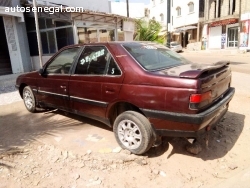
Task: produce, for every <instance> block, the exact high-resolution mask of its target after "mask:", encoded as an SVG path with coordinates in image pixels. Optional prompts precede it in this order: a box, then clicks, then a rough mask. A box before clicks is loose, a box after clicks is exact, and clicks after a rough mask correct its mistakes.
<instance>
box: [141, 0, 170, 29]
mask: <svg viewBox="0 0 250 188" xmlns="http://www.w3.org/2000/svg"><path fill="white" fill-rule="evenodd" d="M169 2H170V0H151V1H150V4H149V5H148V7H146V8H145V17H147V18H149V19H153V20H156V21H158V22H159V23H160V24H161V26H162V31H163V32H164V31H167V30H168V23H169V22H168V19H169V15H168V13H169V11H168V8H169V6H168V3H169Z"/></svg>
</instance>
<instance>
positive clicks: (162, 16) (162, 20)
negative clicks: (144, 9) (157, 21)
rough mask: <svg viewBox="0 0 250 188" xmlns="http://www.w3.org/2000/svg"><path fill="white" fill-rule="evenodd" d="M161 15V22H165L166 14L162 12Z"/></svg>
mask: <svg viewBox="0 0 250 188" xmlns="http://www.w3.org/2000/svg"><path fill="white" fill-rule="evenodd" d="M160 17H161V22H164V15H163V14H162V13H161V14H160Z"/></svg>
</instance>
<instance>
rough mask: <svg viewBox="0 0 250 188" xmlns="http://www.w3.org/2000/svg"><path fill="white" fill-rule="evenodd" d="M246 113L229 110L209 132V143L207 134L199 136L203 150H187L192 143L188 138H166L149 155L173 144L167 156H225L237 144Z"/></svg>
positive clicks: (157, 153)
mask: <svg viewBox="0 0 250 188" xmlns="http://www.w3.org/2000/svg"><path fill="white" fill-rule="evenodd" d="M244 120H245V115H242V114H238V113H234V112H227V114H226V115H225V117H224V118H223V119H222V120H221V121H220V122H219V123H218V124H217V126H216V127H214V128H213V129H212V130H210V131H209V133H208V145H207V144H206V134H204V135H201V136H200V137H199V138H197V141H198V142H199V143H200V145H201V147H202V151H201V152H200V153H199V154H197V155H194V154H191V153H189V152H188V151H187V150H186V146H188V145H190V143H189V142H188V140H187V139H186V138H172V139H171V138H164V139H163V144H162V145H161V146H160V147H159V148H152V149H150V150H149V151H148V152H147V155H148V156H149V157H158V156H160V155H163V154H164V153H166V152H167V151H168V149H169V148H170V147H169V145H172V148H173V149H172V151H171V152H170V153H169V155H168V156H167V157H168V158H170V157H171V156H173V155H175V154H182V155H188V156H193V157H197V158H201V159H202V160H204V161H206V160H214V159H219V158H221V157H223V156H225V155H226V154H227V153H228V152H229V151H230V150H231V149H232V148H233V147H234V145H235V144H236V142H237V140H238V138H239V136H240V135H241V133H242V130H243V128H244Z"/></svg>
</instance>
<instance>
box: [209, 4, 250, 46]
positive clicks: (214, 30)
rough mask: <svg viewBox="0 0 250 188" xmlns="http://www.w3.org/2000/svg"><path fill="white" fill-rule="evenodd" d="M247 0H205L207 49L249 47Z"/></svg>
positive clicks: (249, 10) (248, 9) (249, 9)
mask: <svg viewBox="0 0 250 188" xmlns="http://www.w3.org/2000/svg"><path fill="white" fill-rule="evenodd" d="M249 4H250V2H249V1H248V0H206V14H205V22H204V23H205V27H204V29H205V30H206V35H207V38H206V40H207V48H208V49H234V48H243V49H247V48H249V12H250V8H249V7H250V5H249Z"/></svg>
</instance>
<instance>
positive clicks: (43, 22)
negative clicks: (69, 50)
mask: <svg viewBox="0 0 250 188" xmlns="http://www.w3.org/2000/svg"><path fill="white" fill-rule="evenodd" d="M25 20H26V28H27V34H28V41H29V47H30V55H31V56H37V55H38V45H37V37H36V30H35V19H34V18H31V17H29V18H28V17H27V18H25ZM38 22H39V28H40V35H41V41H42V52H43V54H44V55H48V54H54V53H56V52H57V51H58V50H59V49H61V48H62V47H64V46H67V45H71V44H74V37H73V27H72V23H70V22H66V21H53V20H52V19H46V18H39V20H38Z"/></svg>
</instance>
